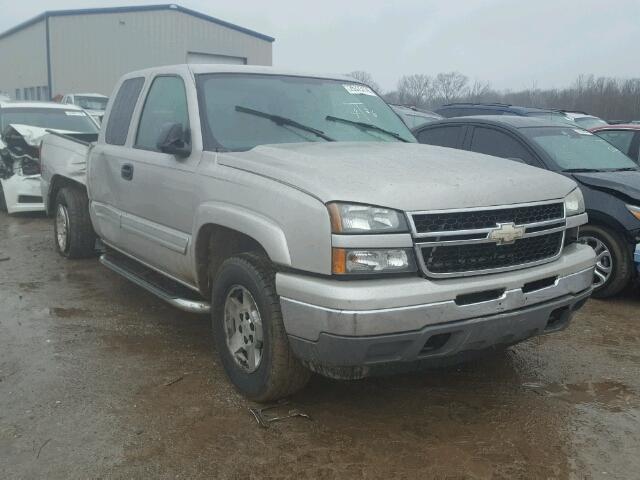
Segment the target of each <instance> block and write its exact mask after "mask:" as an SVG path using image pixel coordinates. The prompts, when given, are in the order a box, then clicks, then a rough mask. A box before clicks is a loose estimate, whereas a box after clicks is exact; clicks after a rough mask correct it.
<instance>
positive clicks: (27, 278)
mask: <svg viewBox="0 0 640 480" xmlns="http://www.w3.org/2000/svg"><path fill="white" fill-rule="evenodd" d="M0 249H1V251H2V256H3V257H9V259H8V260H6V261H3V262H2V263H0V478H2V479H14V478H16V479H32V478H33V479H35V478H49V479H75V478H78V479H84V478H127V479H131V478H157V479H162V478H221V479H227V478H229V479H236V478H237V479H251V478H261V479H262V478H296V479H297V478H313V479H330V478H407V479H409V478H410V479H414V478H436V479H518V478H527V479H531V478H535V479H537V478H544V479H550V478H558V479H601V478H602V479H612V478H616V479H617V478H619V479H632V478H639V477H640V473H638V472H640V456H639V455H638V452H640V375H639V372H640V368H639V367H640V348H639V347H640V292H638V291H637V290H635V289H630V290H629V292H627V293H625V294H624V295H623V296H621V297H619V298H617V299H613V300H610V301H597V300H590V301H589V302H588V303H587V305H586V307H585V308H584V309H583V310H582V311H581V312H580V313H579V314H578V315H577V316H576V318H575V319H574V321H573V323H572V325H571V326H570V327H569V329H568V330H566V331H564V332H562V333H559V334H555V335H550V336H546V337H541V338H538V339H534V340H531V341H528V342H525V343H523V344H520V345H518V346H515V347H512V348H510V349H509V350H507V351H506V352H503V353H498V354H495V355H492V356H490V357H488V358H484V359H482V360H479V361H474V362H473V363H471V364H467V365H463V366H458V367H450V368H447V369H440V370H431V371H426V372H422V373H419V374H411V375H401V376H392V377H380V378H370V379H366V380H362V381H357V382H338V381H332V380H328V379H325V378H321V377H314V378H313V379H312V381H311V383H310V384H309V386H308V388H306V389H305V390H304V391H303V392H301V393H300V394H298V395H296V396H295V397H294V398H292V399H291V402H290V404H289V405H286V406H282V407H280V408H279V409H278V410H277V411H278V412H279V413H286V412H287V411H289V410H290V409H297V410H299V411H301V412H304V413H306V414H308V415H309V416H310V417H311V419H310V420H308V419H305V418H292V419H289V420H284V421H282V422H278V423H275V424H273V425H272V427H271V428H270V429H268V430H264V429H261V428H259V427H258V425H257V424H256V421H255V419H254V417H253V416H252V414H251V413H250V412H249V411H248V408H249V407H253V406H256V405H254V404H253V403H251V402H248V401H247V400H245V399H244V398H243V397H241V396H240V395H238V394H237V393H236V392H235V390H234V389H233V388H232V387H231V385H230V384H229V383H228V382H227V380H226V378H225V375H224V372H223V370H222V368H221V365H220V362H219V361H218V359H217V357H216V356H215V352H214V351H213V347H212V338H211V336H210V331H209V321H208V319H207V318H206V317H201V316H196V315H188V314H184V313H182V312H180V311H178V310H175V309H172V308H171V307H168V306H166V305H165V304H163V303H161V302H160V301H159V300H157V299H156V298H154V297H153V296H151V295H149V294H147V293H146V292H144V291H143V290H141V289H139V288H138V287H136V286H134V285H132V284H131V283H128V282H127V281H126V280H124V279H121V278H119V277H118V276H116V275H115V274H112V273H111V272H110V271H107V270H106V269H105V268H103V267H102V266H101V265H99V263H98V262H97V260H83V261H67V260H64V259H62V258H60V257H59V256H58V255H57V254H56V253H55V252H54V250H53V234H52V227H51V221H50V220H49V219H46V218H44V217H42V216H37V215H31V216H20V217H7V216H6V215H3V214H0Z"/></svg>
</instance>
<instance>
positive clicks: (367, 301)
mask: <svg viewBox="0 0 640 480" xmlns="http://www.w3.org/2000/svg"><path fill="white" fill-rule="evenodd" d="M594 263H595V254H594V253H593V250H592V249H591V248H590V247H588V246H584V245H570V246H568V247H566V248H565V250H564V252H563V254H562V256H561V257H560V258H559V259H558V260H556V261H554V262H551V263H548V264H546V265H541V266H538V267H532V268H526V269H523V270H518V271H513V272H507V273H502V274H494V275H484V276H478V277H470V278H464V279H463V278H458V279H450V280H440V281H430V280H426V279H423V278H404V279H389V280H370V281H368V282H367V281H365V280H361V281H342V282H341V281H336V280H326V279H312V278H308V277H301V276H298V275H291V274H278V277H277V287H278V293H279V294H280V296H281V306H282V313H283V319H284V323H285V328H286V330H287V333H288V335H289V339H290V343H291V346H292V348H293V350H294V352H295V353H296V355H298V356H299V357H300V358H302V359H304V360H307V361H309V362H310V363H318V364H323V365H332V366H364V365H371V364H377V363H388V362H398V361H412V360H420V359H423V358H427V357H442V356H451V355H456V354H457V353H460V352H464V351H467V350H479V349H484V348H487V347H490V346H493V345H497V344H512V343H517V342H518V341H521V340H524V339H525V338H528V337H531V336H533V335H538V334H541V333H548V332H552V331H557V330H560V329H562V328H564V327H566V325H567V324H568V322H569V320H570V318H571V314H572V313H573V312H574V311H575V310H577V309H578V308H580V306H582V304H583V303H584V300H586V299H587V298H588V297H589V295H590V293H591V284H592V281H593V266H594ZM485 293H487V294H488V295H493V298H489V299H486V298H485V297H484V296H483V295H484V294H485ZM476 294H479V295H478V297H477V298H478V299H479V301H474V298H476V297H475V295H476ZM312 298H316V299H317V301H310V300H312ZM470 300H471V301H470ZM366 306H368V307H369V308H362V307H366ZM436 336H437V337H436ZM434 337H435V339H434V340H430V339H432V338H434ZM435 347H437V348H435Z"/></svg>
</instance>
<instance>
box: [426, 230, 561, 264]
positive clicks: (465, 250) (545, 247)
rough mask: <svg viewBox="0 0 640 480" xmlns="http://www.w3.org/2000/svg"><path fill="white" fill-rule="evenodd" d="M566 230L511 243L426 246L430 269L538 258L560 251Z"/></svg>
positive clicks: (516, 262)
mask: <svg viewBox="0 0 640 480" xmlns="http://www.w3.org/2000/svg"><path fill="white" fill-rule="evenodd" d="M562 235H563V232H555V233H551V234H547V235H539V236H535V237H526V238H521V239H519V240H516V241H515V243H513V244H511V245H498V244H496V243H493V242H489V243H474V244H463V245H440V246H428V247H423V248H422V256H423V259H424V265H425V267H426V270H427V272H429V273H436V274H445V273H453V274H455V273H462V272H476V271H481V270H491V269H499V268H504V267H512V266H517V265H524V264H527V263H532V262H538V261H541V260H545V259H548V258H551V257H554V256H556V255H558V254H559V253H560V249H561V248H562Z"/></svg>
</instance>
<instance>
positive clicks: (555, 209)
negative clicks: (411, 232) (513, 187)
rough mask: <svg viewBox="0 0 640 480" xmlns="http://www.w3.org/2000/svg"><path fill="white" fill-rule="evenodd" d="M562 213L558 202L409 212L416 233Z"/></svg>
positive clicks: (539, 218) (522, 221)
mask: <svg viewBox="0 0 640 480" xmlns="http://www.w3.org/2000/svg"><path fill="white" fill-rule="evenodd" d="M563 217H564V204H563V203H562V202H558V203H547V204H543V205H527V206H523V207H512V208H501V209H490V210H475V211H474V210H472V211H466V212H444V213H418V214H413V216H412V218H413V223H414V225H415V231H416V233H430V232H452V231H456V230H475V229H481V228H493V227H495V226H496V225H497V224H498V223H508V222H513V223H515V224H516V225H524V224H527V223H536V222H545V221H548V220H556V219H558V220H560V219H562V218H563Z"/></svg>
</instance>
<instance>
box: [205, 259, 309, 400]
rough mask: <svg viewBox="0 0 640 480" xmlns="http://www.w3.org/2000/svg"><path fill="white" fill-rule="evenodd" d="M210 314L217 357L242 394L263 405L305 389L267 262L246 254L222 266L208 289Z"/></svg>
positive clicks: (304, 378) (306, 373)
mask: <svg viewBox="0 0 640 480" xmlns="http://www.w3.org/2000/svg"><path fill="white" fill-rule="evenodd" d="M211 314H212V326H213V335H214V341H215V343H216V348H217V351H218V355H219V356H220V358H221V360H222V365H223V367H224V369H225V372H226V373H227V376H228V377H229V379H230V380H231V382H232V383H233V384H234V385H235V387H236V388H237V389H238V390H239V391H240V392H241V393H242V394H244V395H245V396H246V397H248V398H250V399H252V400H255V401H258V402H268V401H273V400H278V399H280V398H283V397H286V396H288V395H291V394H292V393H294V392H296V391H297V390H299V389H301V388H302V387H304V385H305V384H306V383H307V381H308V379H309V377H310V375H311V373H310V372H309V370H307V369H306V368H305V367H304V366H303V365H302V364H301V363H300V361H299V360H298V359H297V358H296V357H295V356H294V355H293V353H292V351H291V348H290V347H289V340H288V338H287V333H286V331H285V328H284V323H283V321H282V312H281V310H280V299H279V297H278V295H277V293H276V289H275V271H274V269H273V266H272V265H271V262H270V261H269V260H268V259H267V258H265V257H264V256H262V255H259V254H255V253H245V254H242V255H238V256H235V257H231V258H229V259H227V260H225V261H224V262H223V263H222V265H221V266H220V269H219V270H218V273H217V275H216V278H215V281H214V283H213V289H212V309H211Z"/></svg>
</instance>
